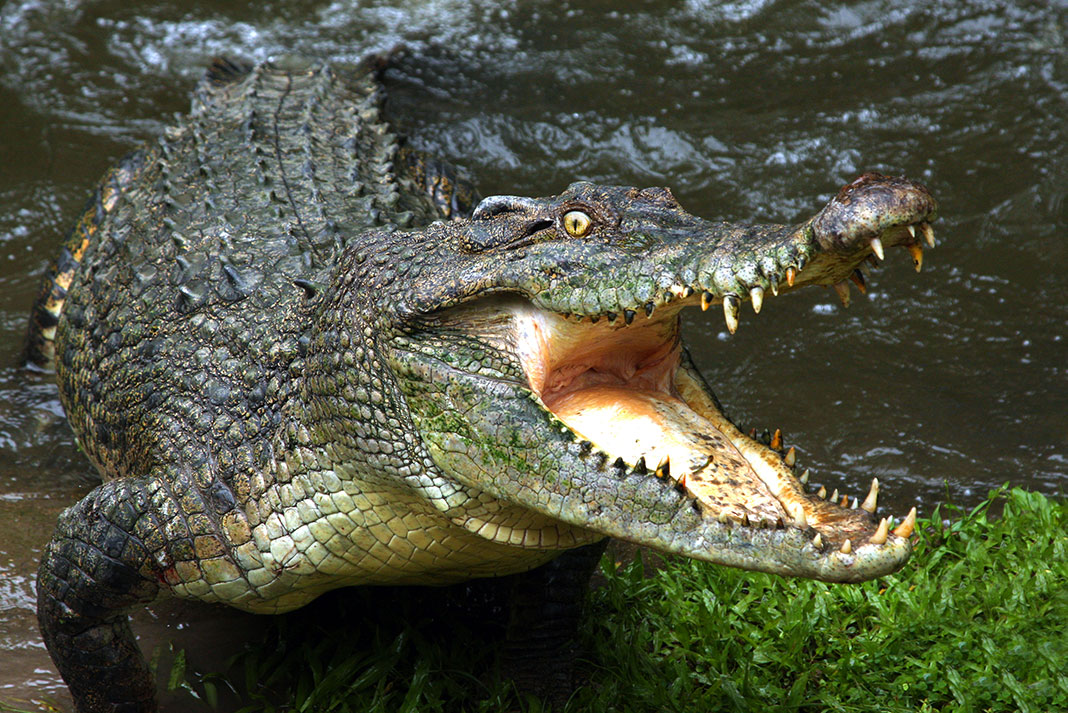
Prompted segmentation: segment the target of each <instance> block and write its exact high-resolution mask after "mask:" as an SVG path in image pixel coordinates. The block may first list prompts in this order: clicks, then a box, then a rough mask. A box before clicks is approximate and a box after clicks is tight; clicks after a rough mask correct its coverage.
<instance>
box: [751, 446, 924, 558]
mask: <svg viewBox="0 0 1068 713" xmlns="http://www.w3.org/2000/svg"><path fill="white" fill-rule="evenodd" d="M767 433H768V432H767V431H764V434H765V435H766V434H767ZM749 435H750V437H751V438H756V435H757V434H756V429H755V428H754V429H751V430H750V432H749ZM761 440H764V441H765V443H766V444H767V445H768V446H769V447H770V448H772V449H773V450H775V451H778V452H780V453H781V452H782V450H783V442H782V431H781V430H780V429H778V428H777V429H775V433H774V434H772V435H770V436H768V437H766V438H762V439H761ZM783 462H784V463H785V464H786V465H787V466H788V467H790V468H793V467H794V465H795V464H796V462H797V450H796V449H795V448H794V447H793V446H791V447H790V449H789V450H788V451H787V452H786V454H785V455H784V456H783ZM810 476H811V471H810V470H808V469H807V468H806V469H805V472H804V473H802V474H801V477H800V478H798V480H799V481H800V482H801V484H802V485H808V481H809V478H810ZM816 495H817V496H818V497H819V498H820V499H821V500H827V499H828V498H827V488H826V487H824V486H822V485H821V486H820V489H819V490H818V491H816ZM829 502H832V503H837V502H838V489H837V488H835V489H834V492H833V493H832V494H831V496H830V500H829ZM878 502H879V479H878V478H872V481H871V488H869V490H868V495H867V496H866V497H865V498H864V501H863V502H858V500H857V499H856V498H853V505H852V509H854V510H856V509H857V508H858V507H859V508H860V509H861V510H864V511H866V512H868V513H871V514H873V515H874V514H875V510H876V509H877V507H878ZM838 504H839V506H840V507H843V508H845V507H849V496H848V495H843V496H842V500H841V502H840V503H838ZM798 511H799V515H795V518H794V519H795V524H797V526H798V527H802V528H803V527H805V526H806V525H807V523H806V522H805V517H804V513H803V512H800V509H798ZM891 525H892V523H891V519H890V518H886V517H884V518H882V519H881V520H880V521H879V526H878V527H877V528H876V530H875V534H873V535H872V536H871V537H870V538H869V540H868V541H869V542H870V543H871V544H873V545H882V544H885V543H886V540H887V539H888V537H889V533H890V527H891ZM915 528H916V508H915V507H913V508H912V509H911V510H909V514H908V515H906V516H905V519H904V521H902V523H901V524H900V525H898V526H897V528H895V529H894V530H893V534H894V535H895V536H897V537H906V538H907V537H910V536H911V535H912V533H913V531H914V530H915ZM812 544H813V545H814V546H815V547H816V549H821V548H822V546H823V538H822V536H821V535H820V534H819V533H816V536H815V537H814V538H813V539H812ZM852 548H853V545H852V542H850V541H849V540H846V541H845V542H843V543H842V545H841V548H840V550H839V551H840V552H842V553H843V554H849V553H851V552H852V551H853V550H852Z"/></svg>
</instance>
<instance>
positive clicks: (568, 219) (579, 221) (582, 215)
mask: <svg viewBox="0 0 1068 713" xmlns="http://www.w3.org/2000/svg"><path fill="white" fill-rule="evenodd" d="M561 222H562V223H563V225H564V230H566V231H567V234H568V235H570V236H571V237H573V238H581V237H583V236H585V235H587V234H589V232H590V228H592V227H593V219H592V218H591V217H590V214H589V213H587V212H586V211H584V210H579V209H577V208H573V209H571V210H569V211H567V212H566V213H564V216H563V218H562V220H561Z"/></svg>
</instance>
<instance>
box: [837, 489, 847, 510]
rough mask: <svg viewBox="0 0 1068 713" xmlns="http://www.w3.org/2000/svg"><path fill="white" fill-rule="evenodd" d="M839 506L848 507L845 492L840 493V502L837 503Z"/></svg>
mask: <svg viewBox="0 0 1068 713" xmlns="http://www.w3.org/2000/svg"><path fill="white" fill-rule="evenodd" d="M838 505H839V507H844V508H847V507H849V496H848V495H846V494H845V493H843V494H842V502H840V503H838Z"/></svg>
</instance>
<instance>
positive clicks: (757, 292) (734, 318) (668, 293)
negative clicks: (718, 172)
mask: <svg viewBox="0 0 1068 713" xmlns="http://www.w3.org/2000/svg"><path fill="white" fill-rule="evenodd" d="M918 226H919V230H920V234H921V236H922V237H923V240H924V242H925V243H926V244H927V246H928V247H932V248H933V247H934V246H935V238H934V230H933V229H932V228H931V225H930V223H927V222H926V221H924V222H922V223H919V224H918ZM905 227H906V229H907V230H908V231H909V234H910V235H911V236H912V238H913V240H912V241H911V242H907V243H905V244H903V246H902V247H903V248H904V249H905V250H906V251H907V252H908V253H909V256H910V257H911V259H912V264H913V266H914V267H915V268H916V272H919V271H920V269H921V268H922V267H923V247H922V246H921V245H920V243H919V241H918V240H916V228H917V226H916V225H907V226H905ZM869 246H870V247H871V255H869V256H868V261H869V262H871V264H872V265H874V266H875V267H878V266H879V263H880V261H882V260H885V259H886V254H885V250H884V248H883V242H882V240H881V239H879V238H877V237H876V238H872V239H871V242H870V243H869ZM798 262H799V263H802V264H799V265H788V266H787V267H786V269H785V271H784V275H785V279H786V284H787V285H788V286H790V287H793V286H794V282H795V281H796V280H797V276H798V274H799V273H800V272H801V270H802V269H803V268H804V264H803V260H801V259H798ZM738 279H740V278H738ZM849 280H850V281H852V282H853V284H854V285H856V287H857V289H858V290H859V291H860V293H861V294H867V292H868V288H867V284H866V282H865V280H864V274H863V273H862V272H861V271H860V270H854V271H853V273H852V274H851V275H850V276H849ZM768 286H769V287H770V288H771V292H772V294H773V295H778V294H779V290H778V282H777V280H776V279H774V278H772V279H770V280H769V285H768ZM832 287H833V288H834V291H835V293H836V294H837V295H838V299H839V300H840V301H841V303H842V305H843V306H845V307H848V306H849V303H850V292H849V282H847V281H845V280H843V281H842V282H839V283H837V284H835V285H833V286H832ZM765 289H766V288H765V287H764V286H763V285H753V286H751V287H749V288H748V295H749V300H750V302H751V303H752V305H753V313H754V314H760V310H761V308H762V307H763V306H764V293H765ZM697 292H700V293H701V301H700V304H701V310H702V311H707V310H708V308H709V307H710V306H711V305H712V304H713V303H715V301H716V300H720V301H721V302H722V303H723V320H724V322H726V325H727V331H729V332H730V333H731V334H734V333H735V331H736V330H737V329H738V320H739V317H740V315H741V303H742V297H741V295H739V294H735V293H733V292H724V293H722V294H716V293H715V292H713V291H711V290H709V289H705V288H704V287H702V286H700V285H685V284H682V283H676V284H674V285H672V286H671V287H669V288H667V289H665V290H663V291H662V292H661V293H660V295H659V296H658V297H657V298H656V299H654V300H649V301H648V302H646V303H645V304H642V305H636V306H634V307H633V308H627V309H624V310H623V319H624V321H625V322H626V323H627V324H628V325H629V324H630V323H631V322H633V321H634V317H635V315H636V314H637V313H638V310H644V311H645V316H646V317H647V318H648V317H652V316H653V311H654V310H655V308H656V306H657V304H661V305H664V304H667V303H668V302H671V301H673V300H675V299H682V300H687V299H689V298H690V297H691V296H693V295H694V294H696V293H697ZM563 316H564V317H565V318H566V319H571V320H574V321H576V322H581V321H582V320H583V319H588V320H589V321H590V322H591V323H596V322H598V321H599V320H600V319H601V317H604V318H606V319H607V320H608V321H609V323H614V322H615V321H616V319H617V318H618V317H619V315H618V313H617V312H615V311H609V312H603V313H601V314H594V315H581V314H573V313H570V312H565V313H563Z"/></svg>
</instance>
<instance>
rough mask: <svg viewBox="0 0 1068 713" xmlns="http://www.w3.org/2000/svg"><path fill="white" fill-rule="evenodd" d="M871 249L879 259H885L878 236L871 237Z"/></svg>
mask: <svg viewBox="0 0 1068 713" xmlns="http://www.w3.org/2000/svg"><path fill="white" fill-rule="evenodd" d="M871 251H872V252H873V253H875V257H877V258H879V259H880V260H885V259H886V256H885V255H883V241H882V240H879V238H872V239H871Z"/></svg>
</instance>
